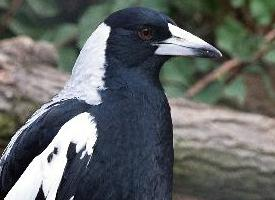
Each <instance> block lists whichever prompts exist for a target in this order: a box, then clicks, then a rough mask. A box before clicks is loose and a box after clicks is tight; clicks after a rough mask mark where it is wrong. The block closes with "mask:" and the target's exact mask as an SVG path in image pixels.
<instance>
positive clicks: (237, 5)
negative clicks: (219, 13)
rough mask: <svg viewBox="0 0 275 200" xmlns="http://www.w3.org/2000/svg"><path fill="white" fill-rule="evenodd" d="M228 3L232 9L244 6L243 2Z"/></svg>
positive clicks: (241, 0)
mask: <svg viewBox="0 0 275 200" xmlns="http://www.w3.org/2000/svg"><path fill="white" fill-rule="evenodd" d="M230 2H231V5H232V6H233V7H234V8H240V7H242V6H244V5H245V0H231V1H230Z"/></svg>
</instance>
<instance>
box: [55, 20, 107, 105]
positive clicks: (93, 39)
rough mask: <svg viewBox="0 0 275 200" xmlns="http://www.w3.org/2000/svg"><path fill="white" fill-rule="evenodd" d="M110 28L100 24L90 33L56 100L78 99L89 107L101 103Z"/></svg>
mask: <svg viewBox="0 0 275 200" xmlns="http://www.w3.org/2000/svg"><path fill="white" fill-rule="evenodd" d="M110 32H111V28H110V27H109V26H108V25H106V24H105V23H102V24H100V25H99V26H98V28H97V29H96V30H95V31H94V32H93V33H92V35H91V36H90V37H89V39H88V40H87V42H86V43H85V45H84V47H83V48H82V50H81V52H80V54H79V56H78V58H77V60H76V63H75V65H74V68H73V71H72V75H71V78H70V80H69V81H68V83H67V84H66V86H65V88H64V89H63V90H62V91H61V92H60V93H59V94H58V95H57V97H56V98H57V99H68V98H72V97H75V98H78V99H81V100H84V101H86V102H87V103H89V104H91V105H98V104H100V103H101V97H100V95H99V91H100V90H104V89H105V86H104V80H103V78H104V75H105V65H106V58H105V50H106V47H107V40H108V38H109V35H110Z"/></svg>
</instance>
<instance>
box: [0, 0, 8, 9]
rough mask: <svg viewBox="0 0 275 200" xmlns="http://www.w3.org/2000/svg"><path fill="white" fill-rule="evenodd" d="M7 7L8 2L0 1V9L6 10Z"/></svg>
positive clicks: (5, 0) (6, 0)
mask: <svg viewBox="0 0 275 200" xmlns="http://www.w3.org/2000/svg"><path fill="white" fill-rule="evenodd" d="M8 7H9V1H8V0H0V8H3V9H7V8H8Z"/></svg>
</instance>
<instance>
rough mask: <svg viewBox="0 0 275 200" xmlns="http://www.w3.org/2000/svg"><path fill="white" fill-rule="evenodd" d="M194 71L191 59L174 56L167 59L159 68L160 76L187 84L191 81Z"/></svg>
mask: <svg viewBox="0 0 275 200" xmlns="http://www.w3.org/2000/svg"><path fill="white" fill-rule="evenodd" d="M195 72H196V68H195V67H194V62H193V59H190V58H185V59H184V58H174V59H171V60H169V61H168V62H167V63H166V64H165V66H164V67H163V68H162V70H161V77H164V79H167V80H172V81H178V82H180V83H182V84H183V85H184V86H188V85H190V84H191V83H192V81H193V75H194V74H195Z"/></svg>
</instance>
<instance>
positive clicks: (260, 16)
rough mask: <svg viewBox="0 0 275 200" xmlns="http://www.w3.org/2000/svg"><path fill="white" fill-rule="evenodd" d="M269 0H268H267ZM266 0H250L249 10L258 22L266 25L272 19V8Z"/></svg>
mask: <svg viewBox="0 0 275 200" xmlns="http://www.w3.org/2000/svg"><path fill="white" fill-rule="evenodd" d="M268 1H269V0H268ZM268 1H266V0H260V1H259V0H251V1H250V12H251V14H252V16H253V17H254V18H255V19H256V20H257V22H258V23H259V24H262V25H268V24H270V22H271V20H272V14H273V13H272V9H270V6H269V3H268Z"/></svg>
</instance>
